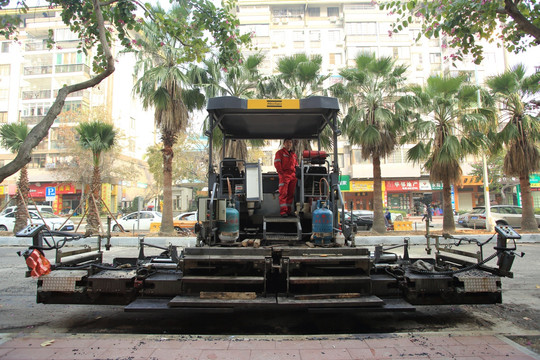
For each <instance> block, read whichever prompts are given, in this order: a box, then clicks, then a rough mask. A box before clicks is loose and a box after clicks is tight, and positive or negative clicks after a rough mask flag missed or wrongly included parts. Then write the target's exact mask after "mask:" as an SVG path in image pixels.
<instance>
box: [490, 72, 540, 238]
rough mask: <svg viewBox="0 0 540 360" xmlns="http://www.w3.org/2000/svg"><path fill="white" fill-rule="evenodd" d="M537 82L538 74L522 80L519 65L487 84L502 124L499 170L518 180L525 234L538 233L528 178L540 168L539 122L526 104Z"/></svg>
mask: <svg viewBox="0 0 540 360" xmlns="http://www.w3.org/2000/svg"><path fill="white" fill-rule="evenodd" d="M539 82H540V72H539V71H537V72H536V73H535V74H533V75H531V76H526V70H525V67H524V66H523V65H517V66H515V67H514V68H512V69H511V70H508V71H506V72H504V73H503V74H500V75H497V76H494V77H491V78H489V79H488V80H487V85H488V86H489V88H490V89H491V92H492V94H493V96H494V97H495V98H496V99H497V100H498V101H499V102H500V104H501V105H502V109H501V117H500V120H502V122H503V123H506V124H505V125H504V127H503V128H502V130H501V131H500V132H499V134H498V138H499V139H500V140H501V143H504V145H506V148H507V153H506V156H505V157H504V165H503V166H504V171H505V172H506V174H507V175H509V176H516V177H519V183H520V187H521V199H522V208H523V214H522V217H521V229H522V230H525V231H538V224H537V223H536V220H535V217H534V202H533V198H532V194H531V184H530V181H529V175H530V174H531V173H532V172H534V171H538V170H539V168H540V153H539V150H538V141H539V140H540V121H539V118H538V112H536V116H534V115H532V114H533V111H531V108H530V107H529V106H528V103H527V100H528V99H530V100H532V96H534V95H535V94H538V91H539V89H540V83H539ZM531 105H532V104H531Z"/></svg>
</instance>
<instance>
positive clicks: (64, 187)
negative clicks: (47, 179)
mask: <svg viewBox="0 0 540 360" xmlns="http://www.w3.org/2000/svg"><path fill="white" fill-rule="evenodd" d="M56 193H57V194H59V195H61V194H75V193H77V189H76V188H75V185H73V184H58V187H57V189H56Z"/></svg>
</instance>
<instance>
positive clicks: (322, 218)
mask: <svg viewBox="0 0 540 360" xmlns="http://www.w3.org/2000/svg"><path fill="white" fill-rule="evenodd" d="M333 223H334V221H333V214H332V211H331V210H330V209H329V208H328V205H327V203H326V202H325V201H321V200H317V209H315V211H314V212H313V242H314V243H315V244H317V245H322V244H329V243H330V242H331V241H332V238H333Z"/></svg>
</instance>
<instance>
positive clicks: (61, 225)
mask: <svg viewBox="0 0 540 360" xmlns="http://www.w3.org/2000/svg"><path fill="white" fill-rule="evenodd" d="M40 211H41V210H40ZM28 214H29V215H30V219H29V220H28V224H31V223H32V224H43V223H45V224H47V226H48V227H49V228H50V229H51V230H59V231H73V230H74V229H75V225H74V224H73V221H71V220H68V221H66V219H65V218H63V217H59V216H56V215H54V214H52V213H49V212H45V211H44V212H41V216H42V217H43V219H42V218H41V217H40V216H39V214H38V213H37V211H35V210H29V211H28ZM14 227H15V211H12V212H10V213H9V214H7V215H0V231H13V228H14Z"/></svg>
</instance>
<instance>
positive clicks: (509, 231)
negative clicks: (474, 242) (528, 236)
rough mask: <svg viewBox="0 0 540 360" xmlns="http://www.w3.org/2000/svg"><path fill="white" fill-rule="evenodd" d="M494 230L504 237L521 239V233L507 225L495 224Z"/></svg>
mask: <svg viewBox="0 0 540 360" xmlns="http://www.w3.org/2000/svg"><path fill="white" fill-rule="evenodd" d="M495 231H496V232H497V234H499V235H500V236H502V237H504V238H505V239H521V235H519V234H518V233H517V232H516V231H515V230H514V228H512V227H511V226H509V225H502V226H495Z"/></svg>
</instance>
